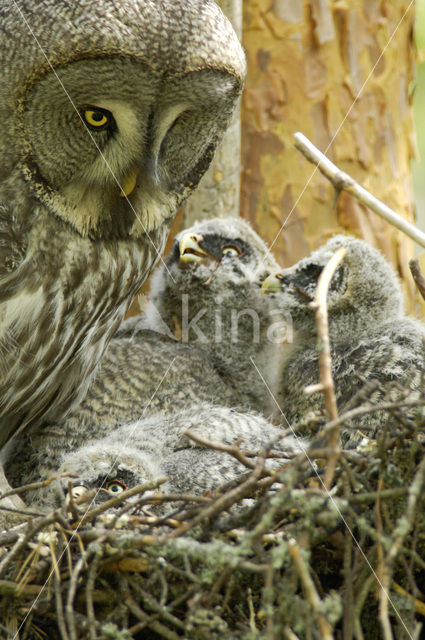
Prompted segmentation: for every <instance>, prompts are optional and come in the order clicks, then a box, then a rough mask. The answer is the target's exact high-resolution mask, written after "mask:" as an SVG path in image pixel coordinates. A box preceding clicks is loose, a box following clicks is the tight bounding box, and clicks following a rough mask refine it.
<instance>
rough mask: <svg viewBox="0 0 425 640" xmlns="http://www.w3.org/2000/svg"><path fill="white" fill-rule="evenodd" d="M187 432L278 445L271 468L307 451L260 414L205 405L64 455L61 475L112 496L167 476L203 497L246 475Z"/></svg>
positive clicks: (172, 487)
mask: <svg viewBox="0 0 425 640" xmlns="http://www.w3.org/2000/svg"><path fill="white" fill-rule="evenodd" d="M187 429H188V430H190V431H191V432H192V433H194V434H195V435H199V436H202V437H203V438H206V439H207V440H210V441H213V442H219V443H224V444H228V445H232V444H233V443H234V442H235V441H236V440H238V439H239V438H240V439H241V444H240V448H241V449H248V450H250V451H254V452H255V451H260V450H261V449H263V448H264V447H265V446H266V445H268V444H269V443H271V442H273V446H272V448H273V449H274V450H278V451H280V452H281V453H282V458H281V459H280V458H278V459H277V460H269V461H268V465H269V466H270V467H271V468H275V467H277V466H280V465H281V464H282V463H283V462H285V461H286V460H288V459H290V458H291V457H292V456H293V455H295V454H297V453H300V452H303V451H304V449H305V447H306V442H305V441H304V440H302V439H296V438H294V437H292V436H286V437H281V430H280V429H279V428H277V427H274V426H273V425H272V424H270V423H269V422H267V421H266V420H265V419H264V418H262V417H260V416H258V415H254V414H250V413H240V412H237V411H234V410H232V409H229V408H227V407H218V406H214V405H209V404H206V403H204V404H198V405H194V406H192V407H190V408H188V409H185V410H182V411H179V412H177V413H175V414H171V415H170V414H164V413H158V414H155V415H153V416H151V417H150V418H145V419H143V420H139V421H138V422H136V423H131V424H128V425H124V426H122V427H118V428H117V429H115V430H114V431H113V432H112V433H111V434H109V435H108V436H106V437H105V438H102V439H98V440H93V441H91V442H90V443H88V444H87V445H85V446H83V447H81V448H80V449H78V450H77V451H75V452H73V453H71V454H69V455H65V456H64V457H63V460H62V464H61V466H60V467H59V473H70V474H74V475H75V476H76V478H75V479H73V480H72V483H73V485H74V486H78V487H82V486H83V487H86V488H87V489H90V488H97V489H100V488H106V489H108V487H110V486H111V484H112V486H113V489H112V492H114V491H115V490H116V487H115V485H116V483H121V484H124V485H126V486H127V487H129V488H130V487H132V486H135V485H136V484H142V483H145V482H148V481H151V480H155V479H158V478H160V477H163V476H168V479H169V481H168V484H167V485H166V487H165V488H166V489H167V490H168V491H171V492H181V493H186V492H190V493H195V494H200V493H203V492H204V491H206V490H208V489H214V488H215V487H216V486H218V485H219V484H223V483H225V482H227V481H229V480H232V479H233V478H234V477H236V476H237V475H238V474H240V473H243V472H244V471H246V467H245V466H244V465H243V464H242V463H240V462H239V461H237V460H236V459H235V458H233V457H231V456H229V455H227V454H226V453H224V452H219V451H215V450H212V449H209V448H206V447H205V446H202V445H200V444H197V443H196V442H194V441H193V440H191V439H190V438H189V437H188V436H186V435H185V434H184V432H185V430H187ZM67 482H68V481H67V480H63V481H62V485H63V486H64V487H66V486H67ZM34 497H35V499H36V500H41V501H42V502H44V503H46V501H47V504H49V506H53V505H54V504H55V500H56V492H55V490H54V489H53V490H52V489H48V490H47V492H46V490H44V492H42V491H40V492H38V493H37V494H36V495H35V496H34Z"/></svg>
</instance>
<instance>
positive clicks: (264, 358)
mask: <svg viewBox="0 0 425 640" xmlns="http://www.w3.org/2000/svg"><path fill="white" fill-rule="evenodd" d="M276 264H277V263H276V261H275V259H274V257H273V255H272V254H271V253H270V251H269V250H268V248H267V246H266V245H265V243H264V242H263V241H262V240H261V238H260V237H259V236H258V235H257V234H256V233H255V232H254V230H253V229H252V228H251V227H250V226H249V224H248V223H247V222H245V221H244V220H242V219H241V218H230V217H229V218H215V219H211V220H206V221H203V222H199V223H195V224H194V225H193V226H192V227H190V228H189V229H186V230H184V231H182V232H181V233H179V234H178V235H177V237H176V240H175V243H174V246H173V248H172V250H171V252H170V254H169V255H168V257H167V258H166V260H165V264H164V265H162V266H160V267H159V268H158V269H157V271H156V272H155V273H154V275H153V276H152V280H151V282H152V285H151V299H152V302H153V305H154V307H155V309H156V312H158V313H159V315H160V316H161V318H162V320H163V321H164V322H165V323H166V324H167V326H168V327H169V328H170V330H173V329H174V330H175V331H176V333H177V335H178V337H179V338H180V339H181V341H182V342H185V343H189V344H190V345H195V346H197V347H199V348H201V349H202V350H204V351H205V353H207V354H208V358H209V360H210V361H211V362H212V363H213V366H214V367H215V369H216V370H217V371H219V372H220V374H221V376H222V378H223V379H224V380H225V381H226V383H227V384H228V385H230V386H232V387H234V388H235V389H236V390H237V392H238V394H239V396H240V398H241V400H242V399H243V398H245V399H244V400H243V402H244V404H248V405H249V406H250V407H251V408H253V409H255V410H258V411H261V412H263V413H264V414H266V415H269V414H270V413H271V412H272V409H273V408H274V407H273V404H272V401H271V398H270V396H269V393H268V391H267V388H266V386H265V385H264V382H263V381H262V380H261V379H260V378H259V376H258V373H257V371H256V369H255V367H254V365H253V363H252V361H251V358H253V359H254V361H255V362H256V364H258V366H259V367H260V368H263V369H264V368H265V367H264V366H263V365H265V364H266V363H267V364H268V365H270V366H269V367H268V369H267V370H268V372H269V374H270V375H269V376H267V383H268V385H269V386H270V387H272V388H273V387H274V384H275V380H276V379H277V367H278V362H279V359H278V354H279V351H280V348H281V347H282V343H283V341H284V340H282V339H281V336H280V334H279V333H278V329H280V328H282V327H284V326H285V323H284V322H282V317H281V316H282V314H281V313H280V312H279V311H277V310H272V312H271V310H270V306H269V304H268V301H267V300H266V298H265V297H261V295H260V287H261V282H262V281H263V280H264V278H265V277H266V275H267V274H268V273H271V272H273V271H274V270H275V268H276ZM283 319H284V318H283Z"/></svg>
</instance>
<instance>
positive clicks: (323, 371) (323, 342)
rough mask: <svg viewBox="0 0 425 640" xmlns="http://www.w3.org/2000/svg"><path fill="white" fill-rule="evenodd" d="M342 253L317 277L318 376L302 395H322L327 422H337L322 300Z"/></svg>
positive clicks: (334, 458) (335, 438)
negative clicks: (314, 382)
mask: <svg viewBox="0 0 425 640" xmlns="http://www.w3.org/2000/svg"><path fill="white" fill-rule="evenodd" d="M346 253H347V252H346V250H345V249H338V251H337V252H336V253H334V255H333V256H332V258H331V259H330V260H329V262H328V264H327V265H326V267H325V268H324V269H323V271H322V273H321V274H320V278H319V282H318V285H317V291H316V296H315V300H314V302H312V303H311V304H310V306H311V307H312V308H313V309H315V310H316V325H317V333H318V338H319V341H320V353H319V375H320V384H315V385H310V386H309V387H306V389H305V392H306V393H311V392H315V391H322V392H323V395H324V396H325V406H326V413H327V414H328V415H327V417H328V420H336V419H337V418H338V410H337V406H336V399H335V391H334V381H333V378H332V360H331V349H330V343H329V327H328V307H327V304H326V298H327V295H328V288H329V284H330V282H331V280H332V277H333V275H334V273H335V271H336V269H337V267H338V265H339V264H340V262H341V260H342V259H343V258H344V256H345V255H346ZM339 434H340V428H338V427H335V429H333V430H332V431H331V432H330V433H329V447H330V449H331V451H332V453H331V455H330V456H329V458H328V463H327V465H326V472H325V476H324V479H323V483H324V485H325V487H326V489H330V488H331V485H332V480H333V477H334V473H335V469H336V465H337V462H338V458H339V454H340V444H339Z"/></svg>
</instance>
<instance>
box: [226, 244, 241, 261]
mask: <svg viewBox="0 0 425 640" xmlns="http://www.w3.org/2000/svg"><path fill="white" fill-rule="evenodd" d="M221 251H222V253H223V256H229V257H230V258H238V257H239V256H240V255H241V253H242V251H241V250H240V249H239V247H235V246H233V245H226V246H224V247H221Z"/></svg>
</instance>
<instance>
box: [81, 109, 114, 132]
mask: <svg viewBox="0 0 425 640" xmlns="http://www.w3.org/2000/svg"><path fill="white" fill-rule="evenodd" d="M83 117H84V120H85V121H86V124H88V125H89V127H90V128H92V129H103V128H104V127H106V126H107V125H108V124H110V121H111V119H112V116H111V114H110V113H109V112H107V111H104V110H103V109H95V108H93V109H85V110H84V112H83Z"/></svg>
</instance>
